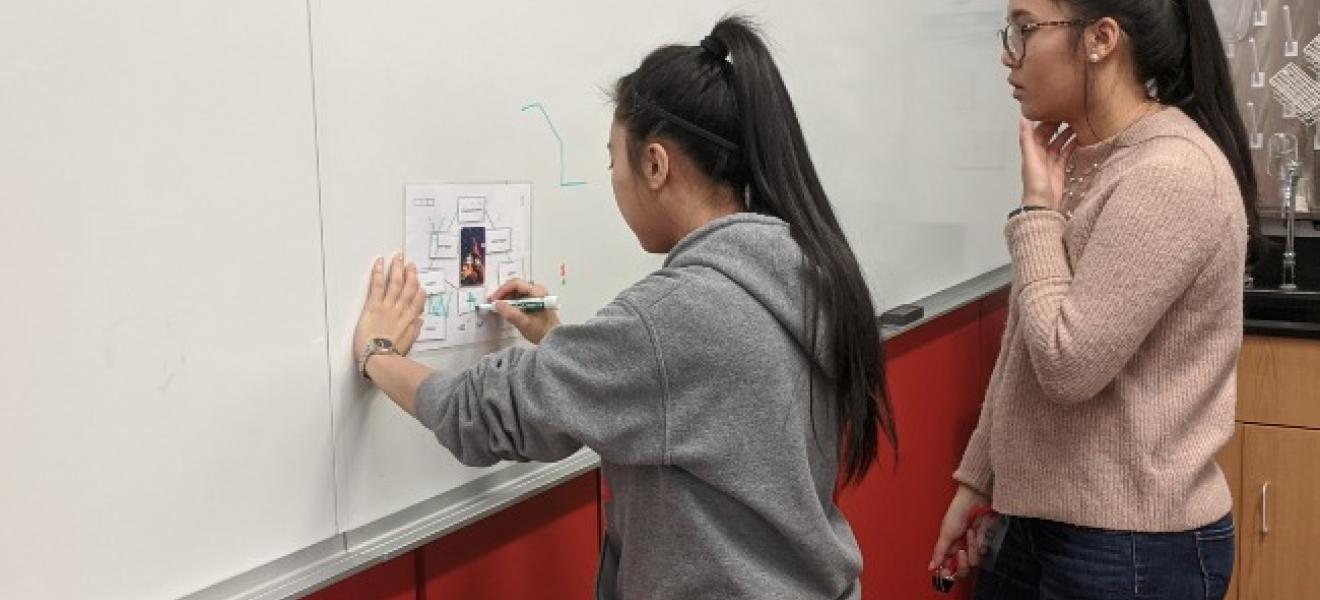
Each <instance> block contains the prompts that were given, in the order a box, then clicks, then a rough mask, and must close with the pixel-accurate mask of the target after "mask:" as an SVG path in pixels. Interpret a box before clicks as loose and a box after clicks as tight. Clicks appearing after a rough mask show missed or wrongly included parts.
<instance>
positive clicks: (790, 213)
mask: <svg viewBox="0 0 1320 600" xmlns="http://www.w3.org/2000/svg"><path fill="white" fill-rule="evenodd" d="M614 100H615V105H616V109H615V114H614V122H613V125H612V127H611V132H610V144H609V147H610V156H611V163H612V164H611V168H612V169H613V171H614V172H613V176H612V184H613V187H614V196H615V199H616V200H617V202H618V205H619V210H620V212H621V213H622V215H623V217H624V220H625V221H626V222H627V223H628V226H629V227H630V228H631V229H632V230H633V232H634V233H635V234H636V235H637V238H638V241H640V242H641V245H642V247H643V248H645V249H646V250H647V251H648V252H654V253H665V254H667V258H666V260H665V263H664V266H663V268H661V269H660V270H658V271H656V272H654V273H652V274H650V275H649V276H647V277H646V278H644V279H643V280H641V281H639V282H638V283H636V284H635V285H633V286H632V287H630V288H628V289H626V290H624V291H623V292H621V293H620V294H619V296H618V297H617V298H616V299H615V300H614V301H613V302H611V303H610V304H609V305H608V306H606V307H605V308H603V309H601V310H600V312H599V313H598V314H597V315H596V317H594V318H593V319H591V320H590V321H588V322H586V323H583V324H581V325H560V324H559V322H558V319H557V318H556V316H555V313H554V312H553V311H546V312H540V313H523V312H520V311H518V310H517V309H515V308H512V307H511V306H509V305H508V304H507V303H503V302H497V310H499V312H500V314H501V315H502V316H503V317H504V318H505V319H507V320H508V321H510V322H511V323H512V324H513V325H514V326H516V327H517V328H518V330H519V331H520V332H521V333H522V334H523V336H524V337H526V338H527V339H528V341H530V342H532V343H533V344H536V346H535V347H533V348H519V347H515V348H508V349H505V350H502V351H499V352H496V353H493V354H490V355H488V356H486V357H485V358H483V359H482V360H480V361H479V362H478V363H477V364H476V365H475V366H473V367H471V368H468V369H466V370H461V371H459V370H452V371H446V370H443V369H442V370H440V371H431V370H430V369H428V368H427V367H425V366H423V365H420V364H418V363H416V362H413V361H411V360H408V359H407V358H404V356H403V355H406V354H407V350H408V349H409V347H410V346H411V345H412V342H413V341H414V340H416V338H417V332H418V326H419V322H418V320H417V317H418V315H419V314H420V312H421V308H422V303H423V301H424V296H423V295H422V292H421V291H420V290H419V288H418V284H417V281H416V269H415V268H414V267H413V266H412V265H406V266H405V265H404V264H403V262H402V259H401V258H398V257H396V258H395V261H394V264H393V265H392V266H391V268H390V269H389V276H388V277H387V276H386V274H385V266H384V264H383V262H382V261H377V264H376V265H375V268H374V270H373V272H372V293H371V297H370V299H369V300H368V302H367V306H366V308H365V309H364V311H363V315H362V318H361V322H360V323H359V325H358V331H357V335H356V336H355V344H356V345H357V348H359V349H361V350H360V352H361V355H360V356H361V359H362V361H363V364H362V365H361V366H362V369H363V373H364V375H367V376H368V377H369V378H370V379H371V380H372V381H374V382H375V383H376V385H378V386H379V387H380V388H381V389H382V390H384V391H385V392H386V394H387V395H389V396H390V398H392V399H393V400H394V401H395V402H396V403H398V405H399V406H400V407H402V408H403V409H404V410H406V411H408V412H409V413H410V414H412V415H413V416H415V417H416V418H417V419H418V420H419V421H421V423H422V424H423V425H425V426H426V427H427V428H429V429H431V430H432V431H434V432H435V435H436V438H437V439H438V440H439V441H440V443H441V444H443V445H444V446H445V447H446V448H448V449H449V450H450V451H452V452H453V453H454V456H456V457H457V458H458V459H459V460H460V461H462V462H464V463H466V464H469V465H490V464H493V463H495V462H497V461H500V460H517V461H527V460H537V461H553V460H558V459H561V458H564V457H566V456H568V455H569V454H571V453H573V452H574V451H576V450H577V449H578V448H580V447H581V446H583V445H586V446H588V447H590V448H591V449H592V450H594V451H595V452H596V453H597V454H599V455H600V457H601V461H602V469H603V471H604V475H605V477H606V479H607V480H608V481H609V484H610V488H611V490H612V492H613V500H612V501H610V502H608V503H607V504H606V505H605V515H606V519H607V524H608V525H607V530H608V533H607V535H606V539H605V542H604V547H603V548H602V555H601V563H600V574H599V578H598V582H597V592H596V594H597V597H598V598H603V599H614V598H627V599H630V600H631V599H690V598H724V599H740V598H746V599H753V598H755V599H758V600H760V599H767V598H793V599H807V598H813V599H822V600H835V599H839V598H860V597H861V588H860V583H859V580H858V575H859V574H860V572H861V568H862V557H861V552H860V550H859V549H858V546H857V542H856V540H855V539H854V537H853V534H852V531H851V529H850V528H849V526H848V523H847V522H846V521H845V520H844V518H843V515H842V514H841V513H840V512H839V509H838V507H837V506H835V504H834V492H835V489H836V486H837V484H838V483H839V480H840V479H842V481H843V482H845V483H846V482H850V481H854V480H856V479H858V478H860V477H862V476H863V475H864V474H865V473H866V471H867V470H868V468H869V467H870V466H871V465H872V463H873V462H874V461H875V456H876V451H877V448H878V446H879V444H880V443H881V439H887V440H888V442H889V443H890V444H897V437H896V434H895V431H894V425H893V418H892V416H891V412H890V409H889V403H888V400H887V398H886V396H885V383H884V372H883V368H882V357H881V348H880V344H881V338H880V332H879V327H878V325H877V323H876V319H875V310H874V307H873V306H872V302H871V294H870V292H869V291H868V289H867V286H866V283H865V281H864V280H863V278H862V274H861V270H860V268H859V267H858V264H857V261H856V258H855V257H854V255H853V253H852V249H851V248H850V247H849V245H848V242H847V240H846V239H845V238H844V235H843V232H842V231H841V229H840V227H839V223H838V220H837V219H836V218H835V215H834V211H833V208H832V207H831V206H830V203H829V200H828V199H827V198H826V197H825V193H824V190H823V188H822V186H821V184H820V181H819V179H818V178H817V176H816V170H815V167H814V166H813V165H812V162H811V158H810V156H809V154H808V152H807V148H806V145H805V141H804V139H803V135H802V130H801V128H800V126H799V125H798V121H797V116H796V114H795V112H794V109H793V105H792V102H791V100H790V99H789V96H788V92H787V89H786V88H785V86H784V83H783V81H782V80H781V78H780V75H779V70H778V68H777V67H776V66H775V63H774V61H773V60H772V59H771V56H770V53H769V50H768V49H767V48H766V45H765V43H764V42H763V41H762V39H761V37H760V35H759V34H758V33H757V31H756V30H755V29H754V28H753V27H751V26H750V25H749V24H748V23H747V22H746V21H745V20H744V19H742V18H740V17H730V18H725V19H724V20H721V21H720V22H719V23H718V24H717V25H716V26H715V29H714V30H713V31H712V32H711V34H710V35H709V36H707V37H706V38H705V39H704V40H702V42H701V44H699V45H697V46H666V47H662V48H659V49H657V50H655V51H654V52H652V53H651V54H650V55H649V56H647V57H646V59H645V60H644V61H643V62H642V64H641V66H640V67H639V68H638V69H637V70H636V71H634V72H633V73H631V74H629V75H627V76H625V77H623V78H621V79H620V80H619V81H618V83H617V84H616V86H615V89H614ZM545 294H546V290H545V288H543V287H541V286H539V285H532V284H528V283H525V282H517V281H516V282H509V283H508V284H506V285H504V286H503V287H501V288H500V289H499V290H498V291H497V292H496V293H495V294H493V295H492V298H493V299H495V300H497V301H500V300H506V299H509V298H516V297H523V296H542V295H545ZM382 340H383V341H382ZM391 345H392V346H393V348H394V349H395V351H396V352H397V353H392V352H391V351H390V350H383V349H382V348H384V347H387V346H391ZM882 436H883V438H882Z"/></svg>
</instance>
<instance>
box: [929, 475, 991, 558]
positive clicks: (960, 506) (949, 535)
mask: <svg viewBox="0 0 1320 600" xmlns="http://www.w3.org/2000/svg"><path fill="white" fill-rule="evenodd" d="M989 505H990V498H987V497H986V496H984V495H982V494H980V493H979V492H977V491H976V490H973V489H972V488H970V487H967V486H966V485H962V484H959V485H958V492H957V493H956V494H954V496H953V501H952V502H950V503H949V510H948V511H947V512H945V513H944V522H943V523H942V524H941V525H940V537H939V539H937V540H936V541H935V551H934V552H932V553H931V558H930V566H929V567H927V570H929V571H931V572H934V571H935V570H936V569H939V568H940V566H941V565H943V564H944V561H945V560H948V558H949V557H950V556H953V555H954V554H955V553H954V552H953V550H954V548H956V547H957V544H958V541H959V540H966V542H967V546H966V549H960V550H958V551H957V552H956V554H957V556H958V572H957V573H951V575H954V576H956V577H958V578H959V579H962V578H963V577H966V576H967V574H968V573H970V572H971V569H972V567H975V566H976V565H977V563H979V562H980V558H981V555H982V554H983V553H984V551H985V544H984V541H985V534H986V527H985V526H984V525H982V524H980V523H978V526H977V527H975V528H971V529H969V528H968V527H967V519H968V517H970V516H971V514H972V511H974V510H976V509H977V508H978V507H982V506H989ZM980 521H982V522H984V521H985V519H980Z"/></svg>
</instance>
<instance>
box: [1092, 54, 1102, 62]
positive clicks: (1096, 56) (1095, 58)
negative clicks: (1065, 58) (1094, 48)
mask: <svg viewBox="0 0 1320 600" xmlns="http://www.w3.org/2000/svg"><path fill="white" fill-rule="evenodd" d="M1090 58H1091V62H1093V63H1097V62H1100V53H1098V52H1092V53H1091V57H1090Z"/></svg>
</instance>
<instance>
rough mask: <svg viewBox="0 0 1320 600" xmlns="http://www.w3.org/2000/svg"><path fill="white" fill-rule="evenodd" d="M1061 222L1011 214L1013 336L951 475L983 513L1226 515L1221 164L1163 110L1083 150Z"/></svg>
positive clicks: (1234, 273)
mask: <svg viewBox="0 0 1320 600" xmlns="http://www.w3.org/2000/svg"><path fill="white" fill-rule="evenodd" d="M1075 163H1076V164H1077V171H1076V173H1078V174H1085V173H1086V171H1088V170H1089V168H1090V167H1091V165H1092V164H1096V163H1098V164H1099V168H1098V169H1097V170H1095V172H1094V174H1093V175H1092V176H1091V177H1088V178H1087V179H1088V181H1086V182H1084V183H1082V184H1080V186H1079V187H1078V190H1077V191H1078V194H1077V197H1076V198H1075V199H1073V200H1071V201H1069V202H1068V203H1067V205H1066V206H1065V208H1066V211H1065V212H1064V213H1062V214H1060V213H1057V212H1053V211H1033V212H1027V213H1023V214H1021V215H1019V216H1017V217H1014V218H1013V219H1012V220H1010V222H1009V223H1008V226H1007V228H1006V230H1005V234H1006V236H1007V238H1008V247H1009V251H1010V254H1011V255H1012V258H1013V264H1014V267H1015V270H1016V276H1015V279H1014V282H1013V286H1012V291H1011V295H1010V300H1009V302H1010V304H1009V312H1008V327H1007V329H1006V330H1005V333H1004V339H1003V342H1002V350H1001V352H1000V356H999V360H998V362H997V363H996V364H995V370H994V375H993V377H992V378H991V381H990V387H989V389H988V390H987V393H986V399H985V405H984V406H983V407H982V409H981V418H980V422H979V424H978V425H977V428H976V432H975V433H974V434H973V435H972V438H971V440H970V441H969V442H968V446H967V450H966V452H965V454H964V455H963V460H962V464H961V466H960V467H959V468H958V470H957V472H956V473H955V475H954V477H955V478H956V479H957V480H958V481H961V482H963V483H965V484H967V485H969V486H971V487H972V488H974V489H977V490H979V491H981V492H983V493H987V494H989V495H990V496H991V497H992V498H993V502H994V507H995V509H996V510H998V511H1000V512H1002V513H1005V514H1010V515H1016V516H1024V517H1036V518H1042V519H1049V520H1052V521H1059V522H1063V523H1070V524H1073V525H1080V526H1086V527H1097V528H1104V529H1119V530H1129V531H1146V532H1161V531H1182V530H1187V529H1192V528H1196V527H1199V526H1202V525H1206V524H1208V523H1211V522H1213V521H1214V520H1216V519H1218V518H1220V517H1222V516H1224V515H1225V514H1226V513H1228V511H1229V509H1230V506H1231V504H1232V500H1231V498H1230V496H1229V491H1228V486H1227V483H1226V482H1225V479H1224V475H1223V473H1222V472H1221V471H1220V470H1219V467H1218V466H1217V465H1216V464H1215V454H1216V453H1217V452H1218V450H1219V449H1220V448H1221V447H1222V446H1223V445H1224V444H1225V442H1227V440H1228V439H1229V438H1230V437H1231V436H1232V434H1233V414H1234V408H1235V403H1236V396H1237V381H1236V379H1237V356H1238V350H1239V348H1240V347H1241V344H1242V275H1243V263H1244V260H1245V252H1246V242H1247V222H1246V215H1245V212H1244V210H1243V206H1242V197H1241V194H1240V193H1239V192H1238V187H1237V182H1236V179H1235V178H1234V176H1233V171H1232V169H1231V168H1230V167H1229V164H1228V161H1227V159H1225V158H1224V155H1223V153H1222V152H1220V151H1219V149H1218V147H1217V146H1215V144H1214V142H1213V141H1212V140H1211V139H1210V138H1209V137H1207V136H1206V135H1205V134H1204V133H1203V132H1202V131H1201V129H1200V128H1199V127H1198V126H1197V125H1196V123H1195V122H1194V121H1192V120H1191V119H1190V118H1189V117H1187V115H1185V114H1184V113H1183V112H1182V111H1180V110H1178V109H1176V108H1166V109H1164V110H1162V111H1159V112H1157V113H1154V114H1152V115H1149V116H1147V117H1145V118H1143V119H1141V120H1140V121H1138V122H1137V123H1135V124H1133V125H1132V126H1131V127H1129V128H1128V129H1127V130H1125V131H1124V132H1122V133H1120V134H1118V135H1117V136H1115V137H1114V138H1111V139H1109V140H1105V141H1103V142H1100V143H1098V144H1095V145H1093V146H1088V147H1084V148H1079V149H1078V151H1077V154H1076V156H1075Z"/></svg>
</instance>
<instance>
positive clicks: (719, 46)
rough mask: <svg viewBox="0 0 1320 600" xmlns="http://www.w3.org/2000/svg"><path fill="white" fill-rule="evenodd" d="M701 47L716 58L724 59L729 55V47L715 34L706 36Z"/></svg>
mask: <svg viewBox="0 0 1320 600" xmlns="http://www.w3.org/2000/svg"><path fill="white" fill-rule="evenodd" d="M701 47H702V49H704V50H705V51H706V52H707V53H708V54H710V55H711V56H714V57H715V60H724V59H726V58H728V57H729V47H728V46H725V45H724V42H721V41H720V40H719V38H716V37H715V36H710V35H708V36H706V37H705V38H703V39H702V40H701Z"/></svg>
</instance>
